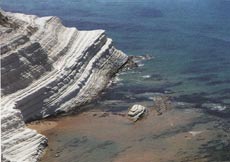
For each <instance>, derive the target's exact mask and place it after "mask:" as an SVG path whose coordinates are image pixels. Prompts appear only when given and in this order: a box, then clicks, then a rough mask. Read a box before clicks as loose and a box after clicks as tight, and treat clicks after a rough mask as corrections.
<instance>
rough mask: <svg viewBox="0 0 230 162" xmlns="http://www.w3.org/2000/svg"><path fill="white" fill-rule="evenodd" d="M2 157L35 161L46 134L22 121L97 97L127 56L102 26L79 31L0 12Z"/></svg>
mask: <svg viewBox="0 0 230 162" xmlns="http://www.w3.org/2000/svg"><path fill="white" fill-rule="evenodd" d="M0 46H1V82H2V85H1V86H2V87H1V88H2V89H1V90H2V91H1V96H2V101H1V114H2V115H1V122H2V125H1V129H2V160H3V161H7V160H9V161H17V162H20V161H37V160H38V158H39V156H40V154H41V152H42V150H43V149H44V147H45V144H46V142H47V139H46V138H45V137H44V136H42V135H40V134H38V133H37V132H36V131H34V130H31V129H28V128H26V127H25V121H31V120H35V119H40V118H45V117H47V116H50V115H53V114H56V113H59V112H66V111H70V110H72V109H77V108H78V107H79V106H81V105H83V104H86V103H87V102H90V101H91V100H93V99H95V98H96V97H97V95H98V94H99V93H100V92H101V91H102V90H103V89H104V88H105V87H106V86H107V84H108V82H109V80H110V78H111V77H112V76H113V75H114V74H115V73H116V72H117V71H118V69H119V68H120V67H121V66H122V65H124V64H125V63H126V61H127V56H126V55H125V54H124V53H123V52H121V51H119V50H117V49H115V48H114V46H113V44H112V40H111V39H109V38H107V37H106V35H105V33H104V31H103V30H94V31H79V30H77V29H76V28H67V27H65V26H63V25H62V24H61V22H60V19H59V18H57V17H41V18H39V17H37V16H34V15H24V14H19V13H8V12H7V13H6V12H4V11H1V14H0Z"/></svg>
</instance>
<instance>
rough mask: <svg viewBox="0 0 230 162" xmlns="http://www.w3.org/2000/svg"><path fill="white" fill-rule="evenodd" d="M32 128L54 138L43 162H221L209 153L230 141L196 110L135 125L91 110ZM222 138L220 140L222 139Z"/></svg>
mask: <svg viewBox="0 0 230 162" xmlns="http://www.w3.org/2000/svg"><path fill="white" fill-rule="evenodd" d="M55 120H56V121H53V120H52V119H47V120H44V121H42V122H38V123H35V124H30V125H29V127H30V128H33V129H36V130H38V131H39V132H40V133H42V134H44V135H45V136H47V137H48V139H49V146H48V148H47V151H46V154H45V155H44V157H43V158H42V160H41V161H42V162H47V161H49V162H66V161H68V162H76V161H78V162H91V161H93V162H109V161H111V162H173V161H175V162H180V161H181V162H188V161H193V162H206V161H210V160H211V159H212V160H213V159H216V160H218V158H219V161H221V157H215V156H214V155H212V153H211V152H210V151H209V150H208V148H209V145H210V143H212V142H214V143H215V144H216V145H217V146H219V145H220V144H222V143H224V142H228V141H229V139H230V138H229V135H228V134H227V132H224V131H223V128H222V127H221V126H220V120H219V119H218V118H216V117H210V116H207V115H205V114H203V113H202V112H201V111H200V110H197V109H180V110H179V109H171V110H169V111H167V112H164V113H163V114H162V115H157V113H156V111H154V110H153V109H151V108H149V109H148V114H147V115H146V116H145V117H144V118H143V119H141V120H139V121H137V122H135V123H134V122H132V121H131V120H129V119H128V118H127V116H126V112H120V113H112V112H106V113H105V112H102V111H100V110H91V111H88V112H83V113H81V114H79V115H71V116H65V117H59V118H56V119H55ZM220 137H221V138H220Z"/></svg>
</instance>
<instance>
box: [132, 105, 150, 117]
mask: <svg viewBox="0 0 230 162" xmlns="http://www.w3.org/2000/svg"><path fill="white" fill-rule="evenodd" d="M145 112H146V108H145V107H144V106H142V105H133V106H132V107H131V109H130V110H129V112H128V116H129V117H131V119H132V120H134V121H136V120H138V119H139V118H140V117H141V116H142V115H144V113H145Z"/></svg>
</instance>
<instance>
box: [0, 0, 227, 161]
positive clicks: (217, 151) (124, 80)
mask: <svg viewBox="0 0 230 162" xmlns="http://www.w3.org/2000/svg"><path fill="white" fill-rule="evenodd" d="M19 2H20V3H19ZM0 6H1V8H3V9H4V10H6V11H14V12H23V13H28V14H36V15H39V16H47V15H55V16H59V17H60V18H61V19H62V21H63V24H64V25H66V26H71V27H72V26H74V27H77V28H78V29H84V30H91V29H99V28H100V29H101V28H102V29H105V30H106V32H107V34H108V36H109V37H112V38H113V40H114V44H115V46H116V47H117V48H118V49H121V50H123V51H124V52H126V53H127V54H129V55H143V54H149V55H150V56H152V57H153V59H151V60H146V61H142V62H141V64H142V65H143V66H140V67H139V68H136V69H134V70H132V71H129V72H125V73H122V74H121V75H119V78H120V81H118V82H117V83H116V84H114V85H113V86H112V87H110V88H109V89H108V90H106V91H105V94H106V95H102V97H101V98H100V99H99V100H98V101H97V102H95V103H93V104H92V105H90V106H91V108H95V107H96V108H97V111H99V112H101V111H102V112H108V113H116V112H119V113H126V111H127V108H128V107H130V106H131V105H133V104H135V103H141V104H143V105H146V106H147V107H151V105H152V104H153V103H152V98H153V97H154V96H157V95H167V96H169V97H170V99H171V100H172V102H173V104H174V106H175V108H174V110H172V111H169V112H167V113H166V114H167V115H165V114H163V115H162V117H155V116H154V117H147V118H146V119H144V120H142V121H141V122H139V123H136V124H130V123H128V121H126V118H125V117H121V116H119V115H109V116H106V117H104V118H98V117H97V116H98V115H96V116H93V117H92V121H93V122H92V123H90V122H89V121H87V120H86V119H88V118H89V116H90V113H89V114H87V113H86V115H85V116H84V113H83V115H80V116H71V117H66V118H60V119H59V118H58V119H57V123H58V125H57V126H56V127H54V128H53V129H51V130H52V131H51V130H50V131H51V132H55V133H54V134H52V133H51V134H50V133H48V132H49V130H47V132H45V134H46V135H47V136H48V138H49V139H50V140H49V142H50V145H49V148H48V150H49V149H53V150H55V151H53V152H49V151H48V152H47V155H46V158H45V159H49V158H51V159H52V158H53V156H54V155H55V152H56V150H57V149H59V148H62V147H64V145H67V146H66V147H67V148H68V151H65V152H64V153H62V154H60V155H59V157H57V158H53V159H52V160H53V161H56V160H58V161H66V160H64V159H65V158H67V157H69V158H70V161H71V160H72V161H116V160H117V161H130V160H131V159H132V161H134V160H136V161H148V162H149V161H154V160H153V159H155V161H230V157H229V155H228V154H227V153H226V152H230V139H229V136H226V133H227V134H229V128H230V122H229V120H230V52H229V51H230V30H229V29H230V1H229V0H202V1H200V0H142V1H139V0H132V1H130V0H123V1H113V0H95V1H85V0H78V1H75V0H68V1H66V0H65V1H64V0H55V1H54V0H48V1H41V0H34V1H26V0H20V1H17V0H3V1H1V2H0ZM146 76H147V77H146ZM181 105H186V106H181ZM90 106H89V107H90ZM187 109H188V110H189V112H190V113H191V114H190V115H191V116H192V117H193V115H194V118H192V119H191V121H189V122H187V119H184V118H183V119H181V118H182V117H183V116H185V117H187V115H186V112H187ZM197 111H198V114H199V115H201V116H202V118H199V117H198V118H196V115H197ZM99 112H98V113H99ZM199 115H198V116H199ZM170 117H178V118H180V119H181V122H182V124H184V125H185V126H184V127H186V126H187V125H190V124H191V123H195V124H194V129H195V128H197V127H198V128H199V129H198V130H199V131H200V129H201V130H209V129H211V130H212V131H211V133H207V134H206V133H204V134H202V133H201V135H202V136H203V135H204V137H203V138H204V139H205V140H198V139H196V138H195V139H193V138H192V144H188V143H187V142H188V141H187V138H185V137H184V134H183V133H185V134H186V132H188V131H190V129H193V127H190V129H183V130H185V131H184V132H183V131H182V132H183V133H182V135H181V133H178V132H175V131H172V132H173V133H172V132H170V131H168V128H165V127H164V123H163V125H162V128H159V129H157V128H155V127H154V129H151V128H150V127H149V126H148V123H149V124H150V123H151V122H153V123H152V124H154V125H155V123H162V122H161V121H162V119H161V118H164V119H167V118H170ZM69 119H71V120H73V122H67V121H68V120H69ZM151 119H153V120H154V121H152V120H151ZM209 119H210V120H214V121H213V122H203V123H202V124H201V125H200V124H196V122H202V121H203V120H205V121H208V120H209ZM81 120H84V121H85V120H86V123H84V124H83V122H81ZM145 120H146V121H145ZM102 121H104V122H105V124H106V125H104V126H103V127H102V125H100V126H101V128H100V126H98V125H96V124H97V123H98V124H99V123H100V124H101V123H103V122H102ZM106 121H108V122H106ZM66 122H67V123H66ZM61 123H66V129H64V127H62V126H60V124H61ZM78 123H81V124H78ZM116 123H117V125H115V124H116ZM186 123H187V124H186ZM189 123H190V124H189ZM82 124H83V125H82ZM91 124H92V125H93V124H95V127H94V126H90V125H91ZM75 125H76V126H75ZM80 125H82V129H84V131H82V133H79V131H80ZM136 125H140V127H141V128H138V127H137V128H136V127H135V126H136ZM196 126H197V127H196ZM84 127H85V128H84ZM142 127H143V128H145V129H144V130H142ZM95 128H97V129H95ZM109 128H110V129H111V130H112V132H113V133H114V132H117V130H124V131H123V132H121V133H122V137H120V139H113V138H112V136H108V138H106V134H103V133H104V132H106V130H107V129H109ZM113 128H116V129H113ZM134 128H135V129H134ZM62 129H63V130H62ZM98 129H99V130H102V131H101V132H100V133H99V132H98V131H97V130H98ZM178 129H179V128H178ZM178 129H177V128H174V127H173V128H172V129H171V130H178ZM64 130H65V131H64ZM125 130H129V131H125ZM214 130H215V131H214ZM133 131H134V132H135V133H134V132H133ZM139 131H140V132H143V134H139V133H137V132H139ZM152 131H153V132H152ZM158 131H159V132H158ZM161 131H163V132H165V131H166V132H167V133H169V134H170V136H168V135H165V134H167V133H165V134H164V133H163V135H161V133H160V132H161ZM87 132H92V136H90V135H85V134H87ZM132 132H133V133H132ZM179 132H180V131H179ZM205 132H206V131H205ZM214 132H216V133H217V134H218V135H216V134H215V133H214ZM97 133H99V134H97ZM118 133H120V131H118ZM55 134H57V135H55ZM133 134H135V135H134V137H132V135H133ZM150 134H151V135H154V136H157V135H159V134H160V135H159V138H158V139H159V140H153V141H151V139H152V138H150V137H149V138H148V136H150ZM56 136H57V137H60V138H61V139H62V140H60V142H59V141H58V138H56ZM83 136H86V137H87V140H86V141H87V142H84V140H85V139H84V138H85V137H84V138H83V139H81V138H82V137H83ZM100 136H101V139H100V140H98V138H99V137H100ZM126 136H129V137H130V136H131V137H130V138H131V139H130V141H129V140H126V139H127V138H126ZM145 136H147V138H146V140H143V141H138V142H136V140H137V139H139V138H144V137H145ZM165 136H167V137H165ZM186 136H187V134H186ZM54 137H55V138H54ZM75 137H76V138H77V140H80V141H81V140H83V142H80V144H77V146H74V147H72V146H69V144H68V142H70V143H71V140H72V139H73V138H75ZM182 137H183V138H182ZM180 139H183V140H180ZM222 140H223V141H225V142H223V141H222ZM103 142H104V143H105V146H104V143H103ZM203 142H204V143H203ZM222 142H223V143H224V144H223V143H222ZM137 143H138V144H137ZM101 145H102V146H103V147H102V148H105V149H96V148H97V146H98V147H99V146H101ZM161 145H162V146H161ZM177 145H178V147H177ZM129 147H130V148H129ZM191 147H192V148H193V149H191ZM90 148H95V151H91V152H90V153H88V152H87V150H88V149H90ZM158 148H159V149H158ZM165 148H168V149H166V150H164V149H165ZM180 148H182V150H183V151H181V150H179V149H180ZM161 149H163V151H162V150H161ZM104 150H106V153H105V152H104ZM107 151H108V152H107ZM162 152H164V154H162ZM184 152H186V155H185V156H184V155H183V154H184ZM74 154H76V156H72V155H74ZM82 154H83V155H84V156H83V157H81V156H80V155H82ZM140 154H141V155H143V156H144V157H142V156H139V155H140ZM206 154H207V156H206ZM211 155H212V156H211ZM62 156H65V157H62ZM101 158H102V159H101ZM139 158H143V159H139ZM160 158H161V159H162V160H160ZM54 159H56V160H54ZM103 159H104V160H103ZM144 159H145V160H144ZM156 159H157V160H156Z"/></svg>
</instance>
